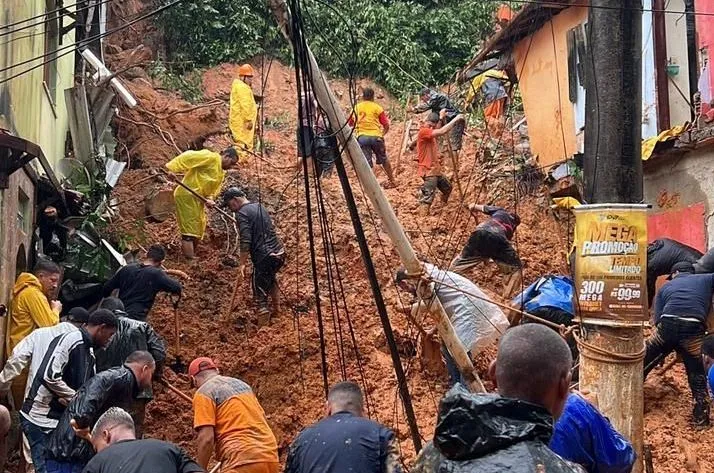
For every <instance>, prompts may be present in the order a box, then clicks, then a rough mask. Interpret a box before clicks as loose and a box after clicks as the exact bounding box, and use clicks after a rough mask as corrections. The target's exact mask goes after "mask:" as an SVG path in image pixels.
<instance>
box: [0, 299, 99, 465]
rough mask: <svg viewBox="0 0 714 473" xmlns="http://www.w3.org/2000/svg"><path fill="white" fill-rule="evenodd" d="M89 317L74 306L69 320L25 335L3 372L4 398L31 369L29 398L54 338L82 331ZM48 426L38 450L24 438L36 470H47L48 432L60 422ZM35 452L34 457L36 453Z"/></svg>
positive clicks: (0, 375)
mask: <svg viewBox="0 0 714 473" xmlns="http://www.w3.org/2000/svg"><path fill="white" fill-rule="evenodd" d="M88 320H89V312H87V310H86V309H83V308H81V307H73V308H72V309H70V311H69V314H68V316H67V317H66V319H65V321H63V322H61V323H59V324H57V325H54V326H52V327H43V328H38V329H37V330H35V331H34V332H32V333H31V334H30V335H28V336H27V337H25V338H23V339H22V341H21V342H20V343H18V344H17V346H16V347H15V349H14V350H13V351H12V354H11V355H10V358H8V360H7V361H6V362H5V366H4V367H3V370H2V372H0V397H2V398H4V397H5V394H6V393H7V392H8V390H9V389H10V387H11V385H12V382H13V380H14V379H15V378H16V377H18V376H19V375H20V374H21V373H23V372H24V371H25V369H27V370H28V371H27V383H26V385H25V397H27V396H28V394H29V392H30V388H31V386H32V384H33V382H34V379H35V376H37V372H38V370H39V368H40V366H41V365H42V361H43V360H44V358H45V354H46V353H47V350H48V349H49V347H50V344H51V342H52V340H54V339H55V338H57V337H58V336H60V335H62V334H65V333H69V332H75V331H77V330H79V327H80V326H82V325H84V324H86V323H87V322H88ZM48 420H49V419H48ZM0 424H1V422H0ZM48 425H49V427H47V428H40V429H36V434H37V438H35V439H33V441H34V449H32V448H31V447H30V444H29V440H28V441H27V445H25V441H23V448H22V451H23V456H24V457H25V461H26V462H27V463H28V464H32V465H34V466H35V472H36V473H44V472H45V456H46V451H45V446H46V444H47V433H48V431H49V430H50V429H51V428H54V427H56V425H57V422H56V420H54V421H52V422H48ZM33 451H34V457H35V458H34V459H33V455H32V452H33ZM0 471H2V470H0Z"/></svg>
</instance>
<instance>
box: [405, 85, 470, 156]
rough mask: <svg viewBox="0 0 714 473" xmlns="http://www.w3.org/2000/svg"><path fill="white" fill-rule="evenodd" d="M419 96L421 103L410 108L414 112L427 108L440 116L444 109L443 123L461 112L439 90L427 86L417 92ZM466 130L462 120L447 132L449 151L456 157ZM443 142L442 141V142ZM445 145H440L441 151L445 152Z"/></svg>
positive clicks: (446, 122) (420, 111)
mask: <svg viewBox="0 0 714 473" xmlns="http://www.w3.org/2000/svg"><path fill="white" fill-rule="evenodd" d="M419 97H420V98H421V101H422V103H420V104H418V105H416V106H415V107H413V108H412V110H411V111H412V112H414V113H422V112H426V111H427V110H431V111H432V112H434V113H438V114H439V116H440V117H441V113H442V110H444V111H445V112H444V115H443V122H444V124H448V123H451V121H452V120H454V119H455V118H456V117H457V116H459V114H460V113H461V112H459V109H458V108H456V107H455V106H454V104H452V103H451V100H449V97H448V96H447V95H446V94H442V93H441V92H435V91H433V90H431V89H429V88H426V87H425V88H423V89H422V90H421V91H420V92H419ZM465 132H466V121H462V122H460V123H457V124H456V125H454V127H453V128H452V129H451V131H450V133H449V138H448V139H449V143H450V144H451V151H453V152H454V155H455V156H456V157H458V155H459V151H461V143H462V142H463V139H464V133H465ZM442 144H443V143H442ZM446 151H447V147H446V145H443V146H442V152H446Z"/></svg>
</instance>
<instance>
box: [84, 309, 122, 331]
mask: <svg viewBox="0 0 714 473" xmlns="http://www.w3.org/2000/svg"><path fill="white" fill-rule="evenodd" d="M87 324H89V325H95V326H96V325H106V326H107V327H114V328H116V327H117V325H118V324H119V322H118V321H117V316H116V315H114V312H112V311H111V310H108V309H97V310H95V311H94V312H92V313H91V314H89V319H88V320H87Z"/></svg>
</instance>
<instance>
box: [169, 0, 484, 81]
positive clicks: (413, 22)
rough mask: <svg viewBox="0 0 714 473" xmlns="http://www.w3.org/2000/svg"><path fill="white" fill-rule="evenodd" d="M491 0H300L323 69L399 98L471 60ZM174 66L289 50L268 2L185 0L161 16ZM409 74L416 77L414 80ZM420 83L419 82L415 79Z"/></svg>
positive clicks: (286, 56)
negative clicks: (371, 83)
mask: <svg viewBox="0 0 714 473" xmlns="http://www.w3.org/2000/svg"><path fill="white" fill-rule="evenodd" d="M494 5H495V4H494V3H493V2H483V1H479V0H464V1H458V0H446V1H442V2H439V3H434V2H430V1H423V2H421V3H418V2H413V1H397V0H391V1H390V0H334V1H329V0H303V2H302V9H303V23H304V25H305V29H306V31H307V37H308V40H309V42H310V45H311V48H312V50H313V52H314V53H315V55H316V57H317V59H318V62H319V63H320V66H321V67H322V68H323V69H324V70H325V71H326V72H328V73H330V74H332V75H335V76H340V77H346V76H348V75H350V74H352V75H355V76H362V77H370V78H372V79H374V80H375V81H377V82H379V83H380V84H381V85H383V86H384V87H386V88H387V89H389V90H390V91H391V92H392V93H396V94H401V93H404V92H408V91H411V92H413V91H415V90H417V89H418V88H419V87H420V85H419V83H418V82H422V83H424V84H427V85H435V84H439V83H443V82H445V81H447V80H448V79H449V78H451V77H452V76H453V75H454V73H455V72H456V71H457V70H458V69H460V68H461V67H463V65H464V64H465V63H466V62H467V61H468V60H469V59H470V58H471V57H472V56H473V54H474V53H475V51H476V49H477V48H478V46H479V44H480V42H481V40H482V39H483V38H484V37H485V36H486V34H487V33H488V32H489V31H490V29H491V24H492V20H491V18H492V12H493V10H494ZM161 24H162V25H163V29H164V33H165V40H166V48H167V53H168V55H169V61H170V62H183V61H191V62H192V63H194V64H196V66H199V67H200V66H214V65H216V64H219V63H221V62H240V61H244V60H246V59H248V58H251V57H253V56H256V55H258V54H263V53H265V54H268V55H271V56H274V57H277V58H278V59H281V60H283V61H286V62H289V61H290V60H291V58H292V51H291V49H290V47H289V45H288V44H287V43H286V41H285V40H284V39H283V38H282V37H281V36H280V33H279V31H278V29H277V27H276V26H275V20H274V19H273V16H272V14H271V13H270V12H269V11H268V10H267V7H266V6H265V5H264V4H260V3H259V2H255V1H250V0H188V1H187V2H183V3H181V4H179V5H178V6H177V7H175V8H172V9H169V10H167V12H166V13H165V14H164V15H163V16H162V17H161ZM409 76H413V78H410V77H409ZM415 79H416V80H415Z"/></svg>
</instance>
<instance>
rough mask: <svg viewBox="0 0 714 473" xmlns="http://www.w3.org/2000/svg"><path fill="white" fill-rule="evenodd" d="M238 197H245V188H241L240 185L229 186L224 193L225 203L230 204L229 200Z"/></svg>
mask: <svg viewBox="0 0 714 473" xmlns="http://www.w3.org/2000/svg"><path fill="white" fill-rule="evenodd" d="M236 197H245V192H244V191H243V189H240V188H238V187H229V188H228V189H226V191H225V192H224V193H223V203H224V204H228V202H230V201H231V200H233V199H235V198H236Z"/></svg>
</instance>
